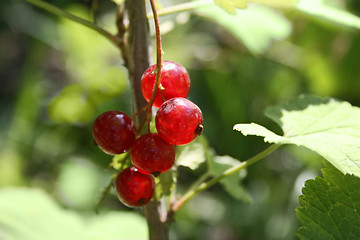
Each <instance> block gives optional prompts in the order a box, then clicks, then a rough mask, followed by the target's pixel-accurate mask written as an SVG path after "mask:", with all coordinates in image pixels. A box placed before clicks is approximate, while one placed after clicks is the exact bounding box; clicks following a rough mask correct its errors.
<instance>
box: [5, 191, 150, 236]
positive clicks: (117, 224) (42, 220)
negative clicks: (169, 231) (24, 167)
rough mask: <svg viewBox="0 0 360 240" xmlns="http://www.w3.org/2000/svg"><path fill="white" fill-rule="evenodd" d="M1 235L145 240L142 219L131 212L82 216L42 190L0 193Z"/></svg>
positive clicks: (145, 226)
mask: <svg viewBox="0 0 360 240" xmlns="http://www.w3.org/2000/svg"><path fill="white" fill-rule="evenodd" d="M0 216H1V217H0V233H1V239H8V240H20V239H21V240H22V239H26V240H49V239H51V240H64V239H66V240H98V239H102V240H112V239H139V240H141V239H147V235H148V231H147V225H146V222H145V220H144V219H143V218H142V217H140V216H139V215H137V214H134V213H130V212H108V213H106V214H101V215H89V214H86V216H85V217H84V216H83V215H81V214H79V213H77V212H74V211H69V210H64V209H62V208H61V207H60V206H59V205H58V204H56V202H55V201H54V200H53V199H52V198H51V197H50V196H49V195H48V194H47V193H45V192H44V191H42V190H40V189H31V188H5V189H1V190H0Z"/></svg>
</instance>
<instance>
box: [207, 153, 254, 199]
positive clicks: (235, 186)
mask: <svg viewBox="0 0 360 240" xmlns="http://www.w3.org/2000/svg"><path fill="white" fill-rule="evenodd" d="M239 163H240V161H239V160H237V159H234V158H232V157H230V156H214V157H213V158H209V159H208V173H209V174H210V175H211V176H214V177H217V176H219V175H221V174H222V173H223V172H224V171H225V170H227V169H229V168H231V167H233V166H236V165H239ZM245 176H246V170H242V171H240V172H239V173H237V174H232V175H230V176H227V177H226V178H223V179H221V180H220V184H221V185H222V186H223V187H224V189H225V190H226V192H227V193H228V194H229V195H230V196H232V197H234V198H236V199H238V200H241V201H244V202H246V203H250V202H251V201H252V199H251V196H250V195H249V194H248V192H247V191H246V190H245V189H244V188H243V186H242V185H241V184H240V181H241V179H243V178H244V177H245Z"/></svg>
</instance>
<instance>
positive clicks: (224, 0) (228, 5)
mask: <svg viewBox="0 0 360 240" xmlns="http://www.w3.org/2000/svg"><path fill="white" fill-rule="evenodd" d="M214 2H215V4H216V5H218V6H219V7H221V8H222V9H224V10H225V11H226V12H228V13H230V14H236V8H245V7H246V0H214Z"/></svg>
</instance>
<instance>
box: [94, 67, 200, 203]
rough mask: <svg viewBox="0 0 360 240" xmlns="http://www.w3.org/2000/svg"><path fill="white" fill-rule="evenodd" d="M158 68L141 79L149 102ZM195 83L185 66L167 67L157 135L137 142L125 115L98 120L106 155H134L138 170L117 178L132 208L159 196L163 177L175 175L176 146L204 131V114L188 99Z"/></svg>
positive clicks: (98, 140)
mask: <svg viewBox="0 0 360 240" xmlns="http://www.w3.org/2000/svg"><path fill="white" fill-rule="evenodd" d="M155 69H156V65H152V66H150V67H149V68H148V69H147V70H146V71H145V72H144V74H143V76H142V78H141V90H142V94H143V96H144V98H145V99H146V100H147V101H148V102H149V101H150V98H151V95H152V92H153V88H154V85H155V77H156V72H155ZM189 89H190V77H189V74H188V73H187V71H186V69H185V68H184V67H183V66H181V65H180V64H177V63H174V62H170V61H164V62H163V65H162V68H161V74H160V86H159V89H158V91H157V94H156V95H155V98H154V102H153V106H154V107H157V108H159V109H158V111H157V113H156V117H155V125H156V129H157V133H151V132H150V130H149V133H147V134H144V135H142V136H139V137H137V135H138V132H137V130H136V127H135V124H134V122H133V121H132V119H131V118H130V117H129V116H127V115H126V114H125V113H123V112H120V111H108V112H105V113H103V114H101V115H100V116H98V117H97V118H96V120H95V122H94V125H93V129H92V133H93V137H94V140H95V142H96V143H97V145H98V146H99V147H100V149H102V150H103V151H104V152H105V153H108V154H112V155H115V154H121V153H124V152H126V151H128V150H129V149H131V153H130V156H131V162H132V165H133V166H132V167H129V168H126V169H125V170H123V171H121V172H120V173H119V174H118V176H117V178H116V183H115V187H116V192H117V195H118V197H119V198H120V200H121V201H122V202H123V203H124V204H126V205H128V206H134V207H138V206H142V205H144V204H146V203H147V202H149V201H150V199H151V198H152V196H153V193H154V189H155V183H154V178H153V176H152V175H154V176H157V175H158V174H160V173H163V172H165V171H167V170H169V169H170V168H171V167H172V166H173V164H174V162H175V146H174V145H184V144H187V143H189V142H191V141H192V140H193V139H194V138H195V137H196V136H198V135H200V134H201V132H202V129H203V126H202V124H203V116H202V113H201V110H200V109H199V107H198V106H196V105H195V104H194V103H193V102H191V101H190V100H188V99H186V97H187V95H188V93H189Z"/></svg>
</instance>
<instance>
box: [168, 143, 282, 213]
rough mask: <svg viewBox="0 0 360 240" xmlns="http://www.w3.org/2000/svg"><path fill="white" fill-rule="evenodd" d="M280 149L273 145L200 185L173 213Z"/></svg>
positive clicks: (176, 206)
mask: <svg viewBox="0 0 360 240" xmlns="http://www.w3.org/2000/svg"><path fill="white" fill-rule="evenodd" d="M278 147H279V145H271V146H270V147H268V148H267V149H265V150H264V151H262V152H260V153H259V154H257V155H255V156H253V157H251V158H249V159H248V160H246V161H245V162H242V163H240V164H239V165H237V166H234V167H231V168H229V169H228V170H226V171H225V172H223V173H222V174H221V175H219V176H217V177H214V178H213V179H211V180H209V181H208V182H204V183H202V184H200V185H199V186H198V187H197V188H195V189H191V190H190V191H188V192H187V193H185V194H184V195H183V196H182V197H181V198H180V199H179V200H177V201H176V202H175V203H174V204H173V206H172V211H173V212H176V211H177V210H179V209H180V208H181V207H182V206H183V205H184V204H185V203H186V202H187V201H189V200H190V199H192V198H193V197H195V196H196V195H197V194H198V193H199V192H201V191H204V190H205V189H207V188H209V187H211V186H213V185H214V184H216V183H218V182H219V181H220V180H221V179H223V178H224V177H227V176H229V175H231V174H233V173H235V172H238V171H240V170H241V169H244V168H247V167H248V166H250V165H252V164H254V163H256V162H258V161H259V160H260V159H262V158H264V157H266V156H268V155H269V154H270V153H272V152H273V151H275V150H276V149H277V148H278Z"/></svg>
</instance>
